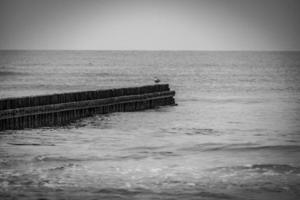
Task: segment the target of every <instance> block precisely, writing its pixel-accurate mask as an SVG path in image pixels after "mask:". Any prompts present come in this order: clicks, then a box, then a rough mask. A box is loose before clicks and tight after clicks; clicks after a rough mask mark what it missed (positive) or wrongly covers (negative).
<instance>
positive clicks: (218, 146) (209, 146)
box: [179, 143, 300, 152]
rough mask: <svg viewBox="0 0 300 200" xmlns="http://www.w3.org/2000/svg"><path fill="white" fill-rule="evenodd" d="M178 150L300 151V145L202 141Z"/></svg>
mask: <svg viewBox="0 0 300 200" xmlns="http://www.w3.org/2000/svg"><path fill="white" fill-rule="evenodd" d="M179 150H180V151H263V150H268V151H293V152H300V145H257V144H254V143H241V144H223V143H203V144H196V145H194V146H191V147H185V148H181V149H179Z"/></svg>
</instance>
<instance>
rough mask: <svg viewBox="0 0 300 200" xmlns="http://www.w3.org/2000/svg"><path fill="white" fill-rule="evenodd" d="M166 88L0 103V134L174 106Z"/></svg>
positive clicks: (144, 87)
mask: <svg viewBox="0 0 300 200" xmlns="http://www.w3.org/2000/svg"><path fill="white" fill-rule="evenodd" d="M174 96H175V92H174V91H170V88H169V85H168V84H156V85H149V86H142V87H131V88H120V89H110V90H96V91H84V92H72V93H63V94H53V95H43V96H30V97H21V98H7V99H0V130H8V129H24V128H35V127H43V126H59V125H63V124H66V123H69V122H70V121H74V120H76V119H79V118H83V117H88V116H91V115H94V114H105V113H111V112H128V111H137V110H144V109H150V108H155V107H158V106H164V105H174V104H175V100H174Z"/></svg>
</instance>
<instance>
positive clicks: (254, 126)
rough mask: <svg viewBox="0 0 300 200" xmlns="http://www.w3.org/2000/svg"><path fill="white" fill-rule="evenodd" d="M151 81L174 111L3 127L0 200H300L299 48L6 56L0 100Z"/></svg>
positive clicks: (0, 70)
mask: <svg viewBox="0 0 300 200" xmlns="http://www.w3.org/2000/svg"><path fill="white" fill-rule="evenodd" d="M155 76H156V77H158V78H159V79H161V81H162V83H169V84H170V87H171V89H172V90H175V91H176V96H175V99H176V103H177V104H178V106H166V107H161V108H156V109H152V110H146V111H139V112H127V113H126V112H125V113H111V114H106V115H95V116H92V117H89V118H85V119H82V120H78V121H76V122H72V123H70V124H68V125H66V126H62V127H44V128H38V129H25V130H18V131H2V132H1V133H0V198H1V199H38V198H40V199H68V198H69V199H82V198H83V197H84V198H85V199H99V198H101V199H299V198H300V52H201V51H199V52H198V51H0V97H1V98H6V97H19V96H28V95H40V94H52V93H60V92H69V91H84V90H97V89H107V88H119V87H129V86H142V85H148V84H154V82H153V77H155Z"/></svg>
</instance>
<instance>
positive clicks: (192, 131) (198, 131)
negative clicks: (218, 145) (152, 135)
mask: <svg viewBox="0 0 300 200" xmlns="http://www.w3.org/2000/svg"><path fill="white" fill-rule="evenodd" d="M162 131H163V132H167V133H172V134H185V135H218V134H219V131H217V130H215V129H211V128H181V127H177V128H171V129H162Z"/></svg>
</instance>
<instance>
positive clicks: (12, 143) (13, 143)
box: [7, 142, 55, 146]
mask: <svg viewBox="0 0 300 200" xmlns="http://www.w3.org/2000/svg"><path fill="white" fill-rule="evenodd" d="M7 144H10V145H15V146H55V144H51V143H16V142H8V143H7Z"/></svg>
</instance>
